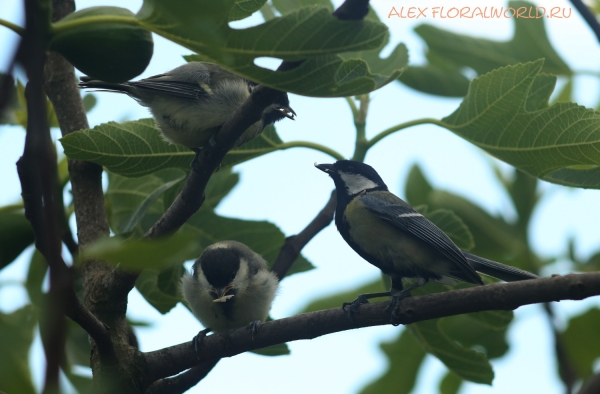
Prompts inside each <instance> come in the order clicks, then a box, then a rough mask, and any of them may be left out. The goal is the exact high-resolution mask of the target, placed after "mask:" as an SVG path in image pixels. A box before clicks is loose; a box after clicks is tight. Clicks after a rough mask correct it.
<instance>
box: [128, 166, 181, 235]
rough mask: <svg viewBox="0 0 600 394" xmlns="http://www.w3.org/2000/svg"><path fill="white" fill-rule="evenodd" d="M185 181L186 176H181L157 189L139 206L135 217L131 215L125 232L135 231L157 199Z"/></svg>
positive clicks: (134, 214)
mask: <svg viewBox="0 0 600 394" xmlns="http://www.w3.org/2000/svg"><path fill="white" fill-rule="evenodd" d="M183 179H185V174H181V176H180V177H178V178H176V179H174V180H172V181H170V182H167V183H165V184H163V185H161V186H159V187H158V188H156V189H155V190H154V191H153V192H152V193H151V194H150V195H149V196H148V197H146V198H145V199H144V201H142V203H141V204H140V205H138V207H137V209H136V210H135V212H134V213H133V215H131V218H130V219H129V222H127V224H126V225H125V228H124V229H123V232H124V233H128V232H131V231H133V229H134V228H135V227H136V226H137V225H138V224H139V223H140V220H142V217H144V215H145V214H146V211H147V210H148V208H150V206H151V205H152V204H153V203H154V202H155V201H156V199H158V197H160V196H161V195H162V194H163V193H164V192H166V191H167V190H169V189H170V188H172V187H173V186H175V185H177V184H178V183H179V182H181V181H182V180H183Z"/></svg>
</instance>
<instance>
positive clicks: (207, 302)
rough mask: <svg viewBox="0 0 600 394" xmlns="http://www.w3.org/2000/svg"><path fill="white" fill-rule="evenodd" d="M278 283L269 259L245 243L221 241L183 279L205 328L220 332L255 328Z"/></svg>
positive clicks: (186, 296) (187, 295)
mask: <svg viewBox="0 0 600 394" xmlns="http://www.w3.org/2000/svg"><path fill="white" fill-rule="evenodd" d="M278 287H279V280H278V279H277V276H276V275H275V274H274V273H272V272H270V271H269V269H268V266H267V262H266V261H265V259H263V258H262V257H261V256H260V255H259V254H257V253H256V252H254V251H253V250H252V249H250V248H249V247H247V246H246V245H244V244H242V243H240V242H236V241H221V242H217V243H214V244H212V245H210V246H209V247H207V248H206V249H204V251H203V252H202V254H201V255H200V257H199V258H198V259H197V260H196V261H195V262H194V266H193V268H192V274H191V275H190V274H189V273H187V272H186V273H185V274H184V275H183V278H182V279H181V293H182V295H183V298H184V299H185V302H186V303H187V304H188V306H189V307H190V309H191V310H192V312H193V313H194V315H195V316H196V318H197V319H198V320H199V321H200V323H202V325H203V326H204V327H206V330H202V331H200V333H199V334H198V335H197V336H196V337H195V338H194V347H195V349H196V352H198V341H201V340H202V338H203V337H204V335H206V333H208V332H209V331H214V332H220V331H225V330H231V329H234V328H240V327H244V326H248V325H250V326H251V328H252V330H253V332H255V331H256V329H257V327H258V324H260V322H263V321H265V319H266V318H267V316H268V315H269V310H270V309H271V303H272V302H273V299H274V298H275V293H276V292H277V289H278Z"/></svg>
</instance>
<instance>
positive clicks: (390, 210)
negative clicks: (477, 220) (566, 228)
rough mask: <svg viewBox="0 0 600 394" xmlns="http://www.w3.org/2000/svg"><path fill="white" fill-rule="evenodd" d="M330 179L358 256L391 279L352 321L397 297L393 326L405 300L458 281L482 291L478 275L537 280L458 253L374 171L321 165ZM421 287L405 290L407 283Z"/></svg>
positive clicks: (338, 215)
mask: <svg viewBox="0 0 600 394" xmlns="http://www.w3.org/2000/svg"><path fill="white" fill-rule="evenodd" d="M315 166H316V167H317V168H318V169H319V170H321V171H323V172H326V173H327V174H329V176H331V178H332V179H333V182H334V183H335V188H336V191H337V207H336V212H335V224H336V226H337V229H338V231H339V232H340V234H341V235H342V237H343V238H344V240H345V241H346V242H347V243H348V245H350V247H351V248H352V249H354V251H355V252H356V253H358V254H359V255H360V256H361V257H362V258H364V259H365V260H367V261H368V262H369V263H371V264H373V265H374V266H376V267H377V268H379V269H380V270H381V271H382V272H383V273H384V274H386V275H388V276H390V277H391V279H392V287H391V289H390V291H389V292H383V293H373V294H362V295H360V296H359V297H358V298H357V299H356V300H355V301H353V302H351V303H344V308H345V307H346V306H348V305H350V309H349V311H348V313H349V316H350V317H352V313H354V312H355V311H356V309H357V307H358V306H359V305H360V304H362V303H366V302H368V299H370V298H375V297H382V296H392V301H391V302H390V305H389V306H388V309H387V310H392V322H393V321H394V320H395V318H396V317H397V315H396V309H397V306H398V303H399V302H400V300H401V299H403V298H405V297H409V296H410V291H411V290H414V289H416V288H417V287H420V286H422V285H424V284H426V283H427V282H428V281H430V280H433V281H437V282H441V283H445V284H455V282H454V281H453V279H458V280H461V281H464V282H468V283H474V284H477V285H483V281H482V280H481V277H480V276H479V275H478V274H477V272H475V270H477V271H479V272H481V273H483V274H486V275H489V276H492V277H495V278H498V279H502V280H506V281H517V280H525V279H535V278H537V276H536V275H534V274H531V273H529V272H526V271H522V270H520V269H517V268H514V267H511V266H507V265H504V264H500V263H497V262H495V261H492V260H488V259H484V258H482V257H479V256H475V255H473V254H471V253H468V252H466V251H462V250H461V249H459V248H458V247H457V246H456V245H455V244H454V242H452V240H450V238H449V237H448V236H447V235H446V234H445V233H444V232H443V231H442V230H440V229H439V228H438V227H437V226H436V225H435V224H433V223H432V222H431V221H429V220H428V219H427V218H425V217H424V216H423V215H421V214H420V213H419V212H417V211H415V210H414V209H413V208H412V207H411V206H410V205H409V204H408V203H406V202H405V201H404V200H402V199H401V198H399V197H397V196H395V195H394V194H392V193H390V192H389V190H388V188H387V186H386V185H385V183H384V182H383V180H382V179H381V177H380V176H379V174H377V172H376V171H375V169H373V167H371V166H369V165H367V164H364V163H361V162H357V161H351V160H340V161H337V162H336V163H334V164H316V163H315ZM404 278H416V279H417V281H416V283H414V284H413V285H411V286H410V287H408V288H406V289H404V288H403V286H402V279H404Z"/></svg>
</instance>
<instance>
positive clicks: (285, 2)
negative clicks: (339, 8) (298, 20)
mask: <svg viewBox="0 0 600 394" xmlns="http://www.w3.org/2000/svg"><path fill="white" fill-rule="evenodd" d="M271 3H273V6H274V7H275V9H276V10H277V11H279V13H280V14H281V15H286V14H289V13H291V12H294V11H296V10H297V9H299V8H302V7H306V6H311V5H319V6H322V7H326V8H327V10H328V11H329V12H330V13H331V12H333V5H332V4H331V1H329V0H272V1H271Z"/></svg>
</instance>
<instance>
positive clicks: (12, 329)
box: [0, 305, 37, 394]
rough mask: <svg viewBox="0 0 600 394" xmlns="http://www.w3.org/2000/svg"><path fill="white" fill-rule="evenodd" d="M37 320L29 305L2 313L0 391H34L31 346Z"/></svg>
mask: <svg viewBox="0 0 600 394" xmlns="http://www.w3.org/2000/svg"><path fill="white" fill-rule="evenodd" d="M36 323H37V320H36V318H35V316H34V313H33V307H32V306H31V305H27V306H25V307H23V308H21V309H17V310H16V311H14V312H12V313H9V314H5V313H1V312H0V332H1V333H2V335H0V349H2V357H0V376H2V379H0V390H1V391H4V392H6V393H19V394H29V393H31V394H34V393H35V392H36V391H35V389H34V387H33V383H32V381H31V373H30V371H29V348H30V347H31V343H32V342H33V331H34V328H35V326H36Z"/></svg>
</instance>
